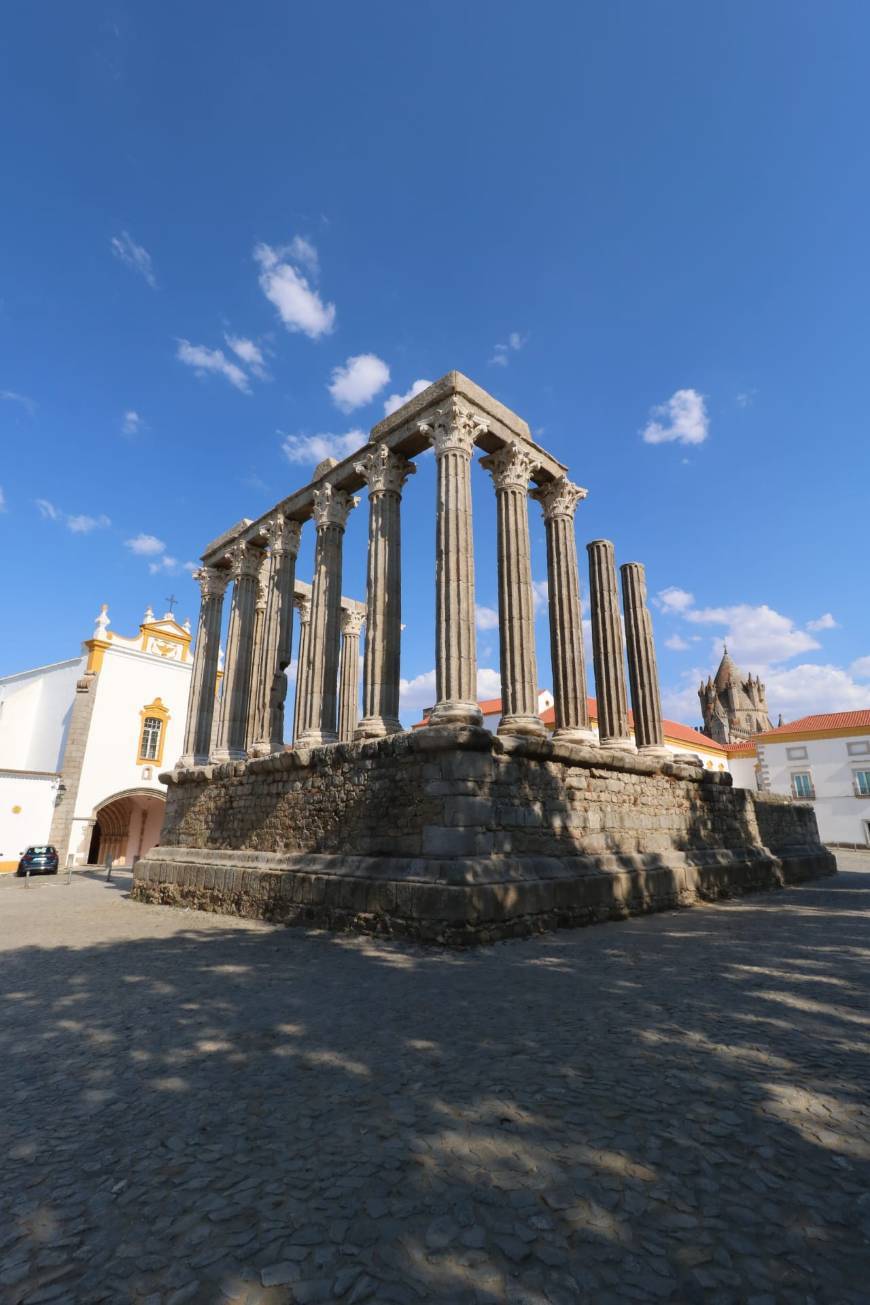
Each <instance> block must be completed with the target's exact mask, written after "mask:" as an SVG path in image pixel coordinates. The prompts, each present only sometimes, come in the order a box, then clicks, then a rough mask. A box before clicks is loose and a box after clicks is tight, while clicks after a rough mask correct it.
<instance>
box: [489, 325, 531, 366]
mask: <svg viewBox="0 0 870 1305" xmlns="http://www.w3.org/2000/svg"><path fill="white" fill-rule="evenodd" d="M528 338H529V337H528V335H521V334H520V332H519V331H511V333H510V335H509V336H508V338H507V344H497V345H495V347H494V349H493V354H492V357H491V358H490V360H489V361H490V363H491V364H492V363H494V364H495V366H496V367H507V365H508V360H509V358H510V355H511V352H514V353H518V352H519V350H520V349H522V348H523V346H524V345H525V344H526V342H527V341H528Z"/></svg>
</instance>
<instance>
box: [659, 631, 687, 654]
mask: <svg viewBox="0 0 870 1305" xmlns="http://www.w3.org/2000/svg"><path fill="white" fill-rule="evenodd" d="M690 646H691V645H690V644H687V643H686V641H685V639H681V638H680V636H679V635H678V634H672V635H670V636H669V637H668V638H667V639H665V647H666V648H670V649H671V651H672V652H685V651H686V649H687V648H689V647H690Z"/></svg>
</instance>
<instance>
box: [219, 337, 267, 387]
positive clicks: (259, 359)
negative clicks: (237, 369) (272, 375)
mask: <svg viewBox="0 0 870 1305" xmlns="http://www.w3.org/2000/svg"><path fill="white" fill-rule="evenodd" d="M224 339H225V340H226V342H227V345H228V346H229V348H230V349H232V351H233V353H234V354H235V355H236V357H237V358H238V359H239V360H240V362H243V363H244V364H245V366H246V367H247V368H248V369H249V370H250V371H251V373H252V375H254V376H256V377H257V379H258V380H260V381H266V380H268V379H269V371H268V368H267V367H266V359H265V358H264V356H263V350H262V349H261V348H260V346H259V345H258V344H256V343H255V342H254V341H253V340H247V339H245V338H244V337H243V336H239V335H225V336H224Z"/></svg>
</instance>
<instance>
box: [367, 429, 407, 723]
mask: <svg viewBox="0 0 870 1305" xmlns="http://www.w3.org/2000/svg"><path fill="white" fill-rule="evenodd" d="M354 470H355V471H357V472H358V473H359V474H360V475H361V476H362V477H363V478H364V480H365V481H366V483H367V485H368V487H369V549H368V576H367V585H366V617H365V620H366V638H365V660H364V665H363V718H362V720H361V721H360V722H359V724H358V725H357V727H356V730H355V737H356V738H358V739H370V738H379V737H381V736H382V735H384V734H396V733H398V732H399V731H400V730H401V728H402V726H401V724H400V723H399V666H400V657H401V642H402V533H401V500H402V488H403V486H404V484H405V481H406V480H407V478H408V476H410V475H413V474H414V472H416V470H417V468H416V467H415V466H414V464H413V462H409V461H408V459H407V458H406V457H404V456H403V455H402V454H400V453H393V452H392V451H391V450H390V449H388V448H387V447H386V445H383V444H379V445H378V446H377V447H376V448H374V449H372V451H371V452H370V453H368V454H366V456H365V457H364V458H363V460H362V461H361V462H357V463H354Z"/></svg>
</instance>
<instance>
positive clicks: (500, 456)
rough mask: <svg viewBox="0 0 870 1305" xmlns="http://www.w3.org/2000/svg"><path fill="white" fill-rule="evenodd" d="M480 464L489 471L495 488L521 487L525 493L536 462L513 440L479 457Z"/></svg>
mask: <svg viewBox="0 0 870 1305" xmlns="http://www.w3.org/2000/svg"><path fill="white" fill-rule="evenodd" d="M480 465H481V466H482V467H483V469H484V471H488V472H490V473H491V475H492V480H493V484H494V485H495V487H496V489H521V490H522V491H523V493H525V492H526V490H527V489H528V486H529V480H530V478H531V474H532V472H533V471H534V469H535V467H536V466H537V463H536V461H535V458H534V457H533V455H532V454H531V453H530V452H529V451H528V450H527V449H524V448H523V446H522V445H521V444H518V443H517V442H516V440H514V441H513V442H512V443H510V444H505V446H504V448H501V449H499V450H498V451H497V452H496V453H491V454H490V455H489V457H486V458H481V459H480Z"/></svg>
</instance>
